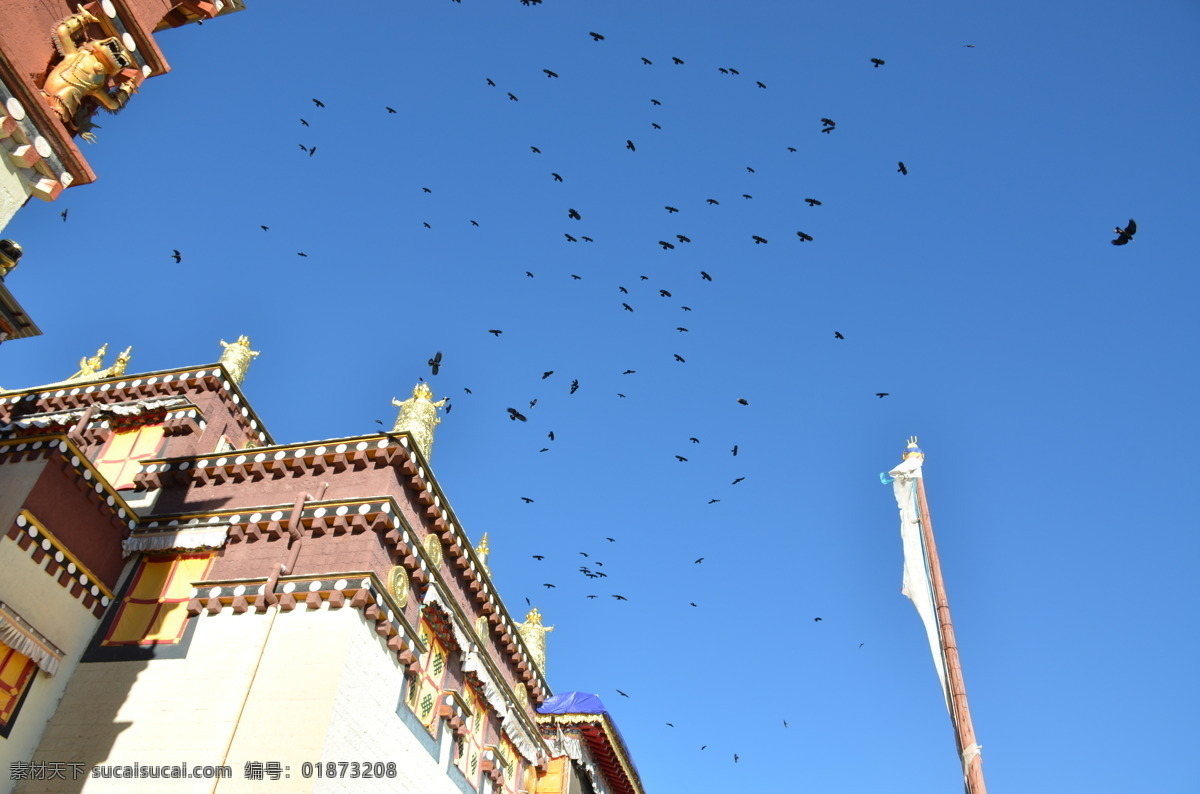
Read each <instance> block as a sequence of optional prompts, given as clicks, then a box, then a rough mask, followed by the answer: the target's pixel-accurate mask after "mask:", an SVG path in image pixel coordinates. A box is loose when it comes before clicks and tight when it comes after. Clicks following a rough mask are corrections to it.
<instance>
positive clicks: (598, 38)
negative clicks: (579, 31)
mask: <svg viewBox="0 0 1200 794" xmlns="http://www.w3.org/2000/svg"><path fill="white" fill-rule="evenodd" d="M588 35H589V36H591V37H592V41H604V37H603V36H601V35H600V34H599V33H589V34H588Z"/></svg>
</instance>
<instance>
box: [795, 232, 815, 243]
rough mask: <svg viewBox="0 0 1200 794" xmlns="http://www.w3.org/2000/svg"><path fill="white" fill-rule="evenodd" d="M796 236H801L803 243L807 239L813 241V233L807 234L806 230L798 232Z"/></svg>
mask: <svg viewBox="0 0 1200 794" xmlns="http://www.w3.org/2000/svg"><path fill="white" fill-rule="evenodd" d="M796 236H797V237H799V238H800V242H802V243H803V242H806V241H807V242H810V243H811V242H812V235H811V234H805V233H804V232H796Z"/></svg>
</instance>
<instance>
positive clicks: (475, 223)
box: [471, 221, 532, 278]
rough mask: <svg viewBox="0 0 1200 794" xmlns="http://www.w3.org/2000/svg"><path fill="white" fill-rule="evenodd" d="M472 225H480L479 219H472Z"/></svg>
mask: <svg viewBox="0 0 1200 794" xmlns="http://www.w3.org/2000/svg"><path fill="white" fill-rule="evenodd" d="M471 225H472V226H478V225H479V221H471ZM531 278H532V277H531Z"/></svg>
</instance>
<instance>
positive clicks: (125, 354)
mask: <svg viewBox="0 0 1200 794" xmlns="http://www.w3.org/2000/svg"><path fill="white" fill-rule="evenodd" d="M107 352H108V342H105V343H104V344H103V345H101V346H100V349H99V350H97V351H96V355H94V356H90V357H85V358H81V359H79V370H78V371H77V372H76V373H75V374H74V375H72V376H71V377H69V378H67V379H66V380H63V381H59V383H83V382H85V381H90V380H102V379H104V378H115V377H117V376H118V375H124V374H125V367H126V366H127V365H128V364H129V359H130V358H132V353H133V346H132V345H131V346H129V347H127V348H125V349H124V350H122V351H121V353H120V354H119V355H118V356H117V360H116V361H115V362H113V365H112V366H111V367H103V366H102V365H103V364H104V354H105V353H107ZM46 385H47V386H54V385H57V384H53V383H48V384H46Z"/></svg>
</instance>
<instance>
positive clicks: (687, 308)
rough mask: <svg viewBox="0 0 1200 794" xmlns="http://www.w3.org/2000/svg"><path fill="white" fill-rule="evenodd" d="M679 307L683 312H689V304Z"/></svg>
mask: <svg viewBox="0 0 1200 794" xmlns="http://www.w3.org/2000/svg"><path fill="white" fill-rule="evenodd" d="M679 308H681V309H683V310H684V311H685V312H690V311H691V310H692V307H691V306H680V307H679Z"/></svg>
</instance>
